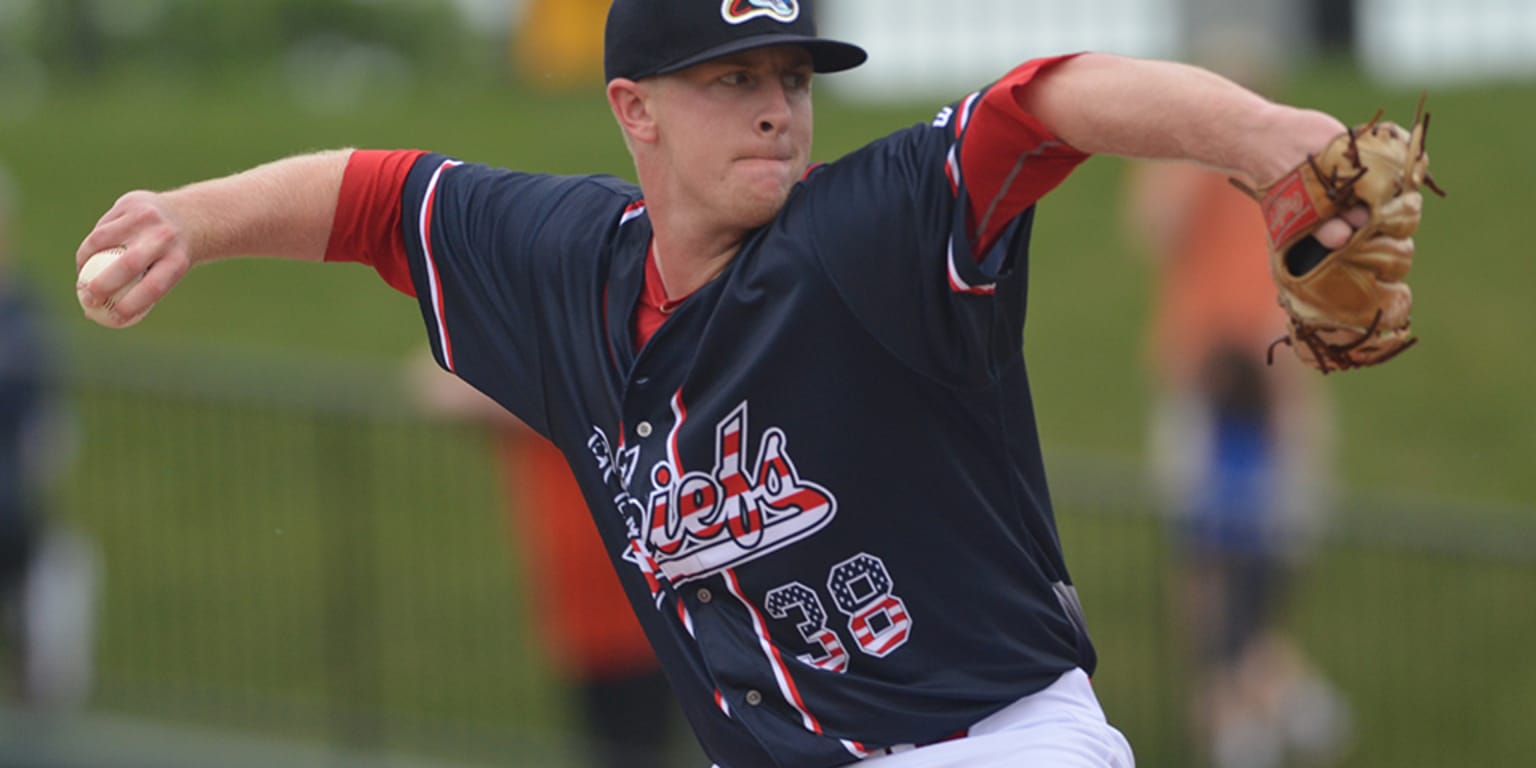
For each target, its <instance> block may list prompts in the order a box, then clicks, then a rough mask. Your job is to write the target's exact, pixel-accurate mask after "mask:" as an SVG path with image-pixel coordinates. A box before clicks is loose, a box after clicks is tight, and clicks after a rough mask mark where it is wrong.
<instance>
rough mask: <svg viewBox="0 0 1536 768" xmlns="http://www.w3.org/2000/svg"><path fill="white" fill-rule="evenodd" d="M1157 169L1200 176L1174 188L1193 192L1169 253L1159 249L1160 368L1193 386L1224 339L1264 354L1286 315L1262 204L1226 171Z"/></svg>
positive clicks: (1156, 337) (1156, 336) (1180, 211)
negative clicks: (1278, 296)
mask: <svg viewBox="0 0 1536 768" xmlns="http://www.w3.org/2000/svg"><path fill="white" fill-rule="evenodd" d="M1150 172H1154V173H1170V174H1173V173H1184V174H1193V176H1192V177H1191V178H1188V179H1185V181H1186V182H1187V183H1186V184H1170V185H1169V186H1168V188H1169V189H1177V188H1183V189H1185V190H1187V192H1188V197H1187V199H1186V200H1183V201H1181V203H1180V204H1179V205H1178V206H1177V214H1176V220H1175V221H1172V222H1169V224H1170V226H1169V231H1170V234H1171V237H1170V238H1169V240H1168V242H1167V243H1166V245H1167V251H1166V252H1165V253H1162V254H1159V257H1160V258H1161V259H1162V262H1161V270H1160V271H1159V273H1158V286H1157V295H1156V299H1157V304H1156V309H1155V315H1154V318H1153V327H1152V340H1151V341H1152V344H1151V352H1152V355H1153V357H1154V360H1155V361H1157V365H1158V367H1159V369H1160V373H1162V374H1163V375H1164V376H1165V377H1166V378H1167V379H1168V380H1169V381H1170V383H1173V384H1176V385H1181V384H1188V383H1189V382H1191V381H1192V380H1193V379H1194V377H1195V375H1196V374H1198V372H1199V367H1200V366H1201V364H1202V362H1203V361H1204V360H1205V359H1206V358H1207V357H1208V356H1209V354H1210V353H1211V352H1212V351H1214V350H1215V349H1217V348H1218V347H1220V346H1222V345H1235V346H1237V347H1238V348H1240V349H1244V350H1251V351H1252V352H1253V354H1254V355H1255V356H1256V357H1262V356H1263V355H1264V354H1265V351H1266V349H1267V347H1268V346H1269V343H1270V342H1271V341H1273V340H1274V339H1275V338H1277V337H1279V336H1280V335H1282V334H1283V333H1284V332H1285V314H1284V313H1283V312H1282V311H1281V309H1280V307H1279V305H1278V304H1277V303H1276V300H1275V285H1274V281H1273V279H1272V278H1271V277H1270V274H1269V255H1268V254H1269V245H1268V239H1267V235H1266V233H1265V228H1264V219H1263V216H1262V215H1261V214H1260V213H1259V207H1258V205H1256V204H1255V203H1254V201H1253V200H1252V199H1251V198H1249V197H1248V196H1247V195H1245V194H1243V193H1242V192H1240V191H1239V190H1237V189H1235V188H1233V187H1232V185H1231V184H1230V183H1229V182H1228V181H1227V177H1226V176H1225V175H1224V174H1221V173H1216V172H1213V171H1208V170H1205V169H1201V168H1196V167H1192V166H1173V165H1170V166H1167V167H1162V168H1155V169H1151V171H1150ZM1153 188H1154V189H1155V188H1156V185H1153Z"/></svg>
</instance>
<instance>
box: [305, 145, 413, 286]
mask: <svg viewBox="0 0 1536 768" xmlns="http://www.w3.org/2000/svg"><path fill="white" fill-rule="evenodd" d="M425 154H426V153H425V152H422V151H420V150H393V151H385V150H371V149H360V150H357V151H355V152H353V153H352V157H351V158H350V159H348V160H347V169H346V172H345V173H344V174H343V175H342V179H341V194H340V195H339V196H338V198H337V200H336V218H335V220H334V221H333V222H332V223H331V238H330V241H329V242H328V243H327V244H326V247H325V260H326V261H355V262H358V263H360V264H367V265H369V266H371V267H373V268H374V270H375V271H377V272H378V273H379V276H380V277H382V278H384V282H386V283H389V285H390V286H391V287H393V288H395V290H398V291H400V292H402V293H405V294H407V295H409V296H415V295H416V287H415V285H414V284H412V282H411V263H410V258H409V257H408V256H407V255H406V249H405V234H404V232H403V230H402V229H401V221H400V218H401V215H402V214H401V211H402V205H401V192H402V190H404V188H405V179H406V176H407V175H408V174H410V172H411V167H412V166H413V165H414V164H415V163H416V160H417V159H419V158H420V157H421V156H422V155H425Z"/></svg>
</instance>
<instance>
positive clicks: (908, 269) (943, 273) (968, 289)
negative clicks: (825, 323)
mask: <svg viewBox="0 0 1536 768" xmlns="http://www.w3.org/2000/svg"><path fill="white" fill-rule="evenodd" d="M1061 60H1062V59H1060V58H1057V59H1042V60H1038V61H1032V62H1029V63H1026V64H1024V65H1022V66H1020V67H1019V68H1017V69H1015V70H1014V71H1013V72H1011V73H1009V74H1008V75H1007V76H1006V77H1004V78H1003V79H1001V80H999V81H998V82H997V83H994V84H993V85H992V86H989V87H988V88H985V89H983V90H981V91H978V92H976V93H973V94H971V95H970V96H968V97H966V98H965V99H962V100H961V101H959V102H957V103H955V104H952V105H950V106H948V107H946V108H945V109H944V110H942V111H941V112H940V113H939V115H938V117H937V118H935V119H934V120H933V121H932V123H930V124H922V125H918V126H914V127H912V128H909V129H907V130H904V131H898V132H897V133H894V134H892V135H890V136H888V137H886V138H884V139H881V140H878V141H876V142H873V143H872V144H870V145H868V146H866V147H864V148H863V149H861V150H859V151H857V152H855V153H852V154H850V155H849V156H847V157H845V158H843V159H841V160H839V161H837V162H835V163H831V164H829V165H827V166H824V167H822V168H820V169H817V170H816V171H815V172H813V174H812V175H811V177H810V178H809V179H808V180H807V182H806V184H805V194H804V195H803V196H802V198H801V199H797V200H796V201H795V203H796V204H797V205H803V206H804V209H805V211H806V213H805V215H806V217H807V218H808V219H809V220H810V222H811V223H810V225H809V229H810V231H811V233H812V234H811V240H812V241H813V243H814V247H815V249H816V252H817V255H818V257H819V259H820V262H821V265H822V266H823V267H824V268H825V269H826V271H827V272H828V273H829V275H830V277H831V279H832V281H833V282H834V283H835V284H836V286H837V289H838V292H839V295H840V296H841V298H842V299H843V301H844V303H845V304H847V306H848V307H849V308H850V309H851V310H852V311H853V312H854V313H855V314H856V315H857V316H858V317H859V319H860V320H861V321H862V323H863V324H864V326H865V327H866V328H867V329H869V331H870V332H871V333H872V334H874V335H876V336H877V337H879V338H880V339H881V341H882V343H883V344H884V345H885V346H886V347H887V348H888V349H890V350H891V351H892V353H893V354H895V355H897V356H898V357H900V358H902V359H903V360H904V361H905V362H906V363H907V364H908V365H910V366H911V367H914V368H917V369H919V370H921V371H923V372H925V373H928V374H930V375H934V376H938V377H941V378H943V379H945V380H949V381H953V382H957V383H960V384H964V385H978V384H981V383H983V382H984V381H987V380H990V379H992V378H994V377H996V376H998V375H1000V370H1001V368H1002V367H1003V366H1006V365H1009V364H1011V363H1012V362H1013V361H1014V360H1015V359H1016V358H1017V357H1018V355H1019V350H1020V349H1021V348H1022V345H1023V324H1024V310H1025V300H1026V296H1027V269H1026V268H1025V267H1026V264H1027V256H1028V253H1029V240H1030V234H1031V229H1032V226H1033V221H1034V214H1035V208H1036V204H1037V203H1038V202H1039V200H1040V199H1041V198H1042V197H1043V196H1044V195H1046V194H1047V193H1048V192H1049V191H1050V190H1052V189H1054V188H1055V187H1056V186H1057V185H1059V184H1060V183H1061V182H1062V181H1063V180H1064V179H1065V178H1066V177H1067V176H1068V175H1069V174H1070V173H1071V172H1072V170H1073V169H1075V168H1076V167H1078V165H1080V164H1081V163H1082V162H1083V160H1085V159H1086V157H1087V155H1085V154H1084V153H1082V152H1080V151H1078V150H1077V149H1075V148H1073V147H1071V146H1069V145H1067V144H1066V143H1065V142H1062V141H1061V140H1059V139H1058V138H1056V137H1055V136H1054V135H1052V134H1051V132H1050V131H1049V130H1048V129H1046V128H1045V126H1044V125H1043V124H1041V123H1040V121H1039V120H1038V119H1037V118H1035V117H1034V116H1033V115H1030V114H1029V113H1027V112H1026V111H1025V110H1023V109H1022V108H1021V107H1020V100H1019V94H1020V93H1022V90H1023V89H1025V88H1027V87H1028V86H1029V84H1030V83H1031V82H1033V81H1034V80H1035V79H1036V78H1037V77H1038V76H1039V75H1040V73H1042V72H1044V71H1047V70H1048V69H1049V68H1050V67H1051V66H1053V65H1054V64H1055V63H1056V62H1059V61H1061Z"/></svg>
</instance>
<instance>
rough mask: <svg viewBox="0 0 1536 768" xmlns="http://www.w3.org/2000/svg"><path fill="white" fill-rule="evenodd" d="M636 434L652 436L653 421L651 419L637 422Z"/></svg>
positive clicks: (643, 436)
mask: <svg viewBox="0 0 1536 768" xmlns="http://www.w3.org/2000/svg"><path fill="white" fill-rule="evenodd" d="M635 434H637V435H639V436H640V437H642V438H645V437H650V436H651V423H650V422H649V421H642V422H640V423H639V424H636V425H635Z"/></svg>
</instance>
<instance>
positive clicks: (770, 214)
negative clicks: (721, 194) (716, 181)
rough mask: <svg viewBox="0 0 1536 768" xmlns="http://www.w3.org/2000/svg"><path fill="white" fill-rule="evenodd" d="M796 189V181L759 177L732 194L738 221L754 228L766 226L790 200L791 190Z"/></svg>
mask: <svg viewBox="0 0 1536 768" xmlns="http://www.w3.org/2000/svg"><path fill="white" fill-rule="evenodd" d="M792 189H794V182H793V181H792V180H789V179H785V178H783V177H777V178H767V177H765V178H759V179H755V180H754V183H751V184H747V185H743V187H742V188H741V189H740V190H739V191H738V193H737V194H736V195H733V196H732V199H733V202H734V203H735V205H733V206H732V207H733V208H735V209H736V210H735V213H736V217H735V218H737V220H738V221H740V222H741V223H742V224H745V225H747V226H750V227H751V228H753V229H756V228H757V227H761V226H766V225H767V224H768V223H769V222H772V221H773V220H774V218H776V217H777V216H778V215H779V211H780V210H782V209H783V208H784V203H785V201H787V200H789V192H790V190H792Z"/></svg>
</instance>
